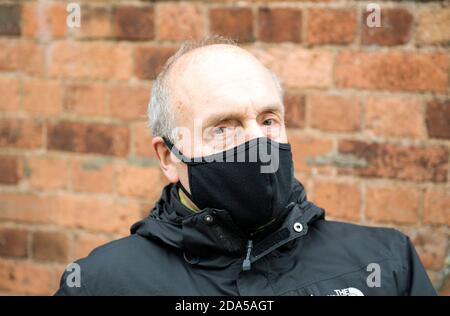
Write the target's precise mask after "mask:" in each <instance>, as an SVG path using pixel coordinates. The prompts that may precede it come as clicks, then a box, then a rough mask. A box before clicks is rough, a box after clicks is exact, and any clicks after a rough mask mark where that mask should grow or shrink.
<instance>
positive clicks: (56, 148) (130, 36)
mask: <svg viewBox="0 0 450 316" xmlns="http://www.w3.org/2000/svg"><path fill="white" fill-rule="evenodd" d="M81 3H82V11H81V13H82V21H81V28H79V29H69V28H67V27H66V14H67V13H66V10H65V9H66V2H65V1H50V0H48V1H3V0H0V292H1V293H4V294H8V293H17V294H49V293H52V292H54V291H55V289H56V288H57V284H58V281H59V277H60V274H61V272H62V271H63V269H64V267H65V265H66V264H67V263H69V262H70V261H72V260H73V259H76V258H79V257H82V256H85V255H86V254H88V252H89V251H90V250H91V249H92V248H93V247H95V246H97V245H99V244H102V243H105V242H107V241H109V240H111V239H113V238H117V237H120V236H124V235H126V234H127V233H128V228H129V226H130V225H131V224H132V223H133V222H135V221H137V220H139V219H140V218H141V217H143V216H145V215H146V214H147V212H148V210H149V208H150V207H151V205H152V203H153V202H154V200H155V199H156V198H157V197H158V196H159V193H160V190H161V188H162V186H163V185H164V184H165V180H164V178H163V177H162V175H161V174H160V172H159V168H158V164H157V161H156V159H155V156H154V153H153V152H152V149H151V146H150V140H151V138H150V136H149V134H148V131H147V129H146V126H145V125H146V123H145V111H146V105H147V101H148V99H149V90H150V87H151V83H152V79H153V78H154V77H155V74H157V73H158V70H159V69H160V65H161V64H162V63H163V62H164V61H165V59H166V58H167V57H168V56H169V55H171V54H172V53H173V52H174V50H175V49H176V48H177V46H178V45H179V43H180V42H181V41H182V40H184V39H187V38H200V37H202V36H204V35H207V34H212V33H215V34H222V35H227V36H231V37H234V38H238V39H240V41H241V42H242V43H244V46H245V47H246V48H248V49H249V50H251V51H252V52H253V53H254V54H256V55H257V56H258V57H260V58H261V59H262V60H263V61H264V62H265V63H266V64H267V65H268V66H269V67H270V68H272V69H273V70H274V71H275V72H276V73H277V74H278V75H279V76H280V77H281V79H282V81H283V83H284V84H285V88H286V100H285V103H286V107H287V113H288V114H287V122H288V125H289V128H290V130H289V135H290V141H291V143H292V145H293V150H294V159H295V166H296V172H297V176H298V178H299V179H300V180H301V181H302V182H303V183H304V184H305V186H306V187H307V190H308V195H309V197H310V198H311V199H312V200H313V201H315V202H317V203H318V204H319V205H320V206H322V207H324V208H326V209H327V211H328V214H329V217H330V218H334V219H340V220H345V221H352V222H356V223H363V224H367V225H388V226H393V227H397V228H399V229H401V230H402V231H404V232H406V233H407V234H409V235H410V236H411V237H412V239H413V241H414V243H415V245H416V247H417V249H418V251H419V253H420V255H421V258H422V260H423V262H424V264H425V266H426V268H427V269H428V271H429V273H430V276H431V278H432V280H433V281H434V282H435V284H437V285H439V284H440V283H442V277H441V274H440V272H441V271H442V270H443V268H444V261H445V258H446V257H447V251H448V248H449V240H448V237H449V232H450V228H449V225H450V182H449V178H450V173H449V169H450V168H449V160H450V158H449V153H450V101H449V70H450V65H449V48H448V47H449V46H448V45H449V43H450V7H449V6H448V2H446V3H444V2H423V1H422V2H417V3H414V2H405V1H403V2H379V3H380V4H381V7H382V9H383V10H382V22H383V26H384V27H382V28H368V27H366V26H365V23H364V21H365V18H364V15H365V14H366V13H365V6H366V4H367V3H368V2H364V1H350V0H349V1H346V0H336V1H333V0H328V1H323V2H322V1H320V0H316V1H311V2H307V1H291V2H281V1H258V2H257V1H212V2H210V3H209V4H208V3H206V2H191V1H188V2H178V3H177V2H166V1H165V2H157V3H154V2H150V1H108V0H103V1H89V2H88V1H85V2H81ZM442 293H447V294H449V293H450V284H448V283H447V286H446V290H445V289H444V290H443V292H442Z"/></svg>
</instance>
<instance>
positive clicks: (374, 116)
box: [365, 96, 423, 138]
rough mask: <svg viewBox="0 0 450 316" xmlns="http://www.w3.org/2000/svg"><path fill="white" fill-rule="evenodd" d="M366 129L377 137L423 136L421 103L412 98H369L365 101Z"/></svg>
mask: <svg viewBox="0 0 450 316" xmlns="http://www.w3.org/2000/svg"><path fill="white" fill-rule="evenodd" d="M365 122H366V123H365V124H366V129H367V130H368V131H370V132H371V133H373V134H375V135H379V136H387V137H389V136H393V137H413V138H420V137H422V136H423V131H422V122H423V114H422V105H421V101H420V100H419V99H417V98H413V97H397V96H370V97H368V98H367V101H366V111H365Z"/></svg>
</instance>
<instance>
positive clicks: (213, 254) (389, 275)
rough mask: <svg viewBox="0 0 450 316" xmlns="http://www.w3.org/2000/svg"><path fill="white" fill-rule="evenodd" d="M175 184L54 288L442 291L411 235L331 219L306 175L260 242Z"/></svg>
mask: <svg viewBox="0 0 450 316" xmlns="http://www.w3.org/2000/svg"><path fill="white" fill-rule="evenodd" d="M176 188H177V187H176V186H175V185H168V186H167V187H166V188H164V190H163V194H162V196H161V199H160V200H159V201H158V202H157V204H156V205H155V207H154V209H153V210H152V212H151V213H150V215H149V216H148V217H147V218H145V219H143V220H142V221H140V222H137V223H136V224H134V225H133V226H132V227H131V235H130V236H128V237H125V238H122V239H119V240H116V241H112V242H110V243H108V244H106V245H104V246H101V247H99V248H97V249H95V250H93V251H92V252H91V254H90V255H89V256H88V257H86V258H84V259H81V260H78V261H77V262H76V263H78V264H79V267H80V270H81V278H80V280H81V284H80V287H76V286H69V285H68V283H67V282H66V278H67V277H68V275H69V272H65V273H64V274H63V276H62V278H61V284H60V289H59V290H58V291H57V293H56V294H57V295H436V292H435V290H434V289H433V286H432V285H431V283H430V280H429V279H428V276H427V274H426V272H425V270H424V268H423V266H422V264H421V263H420V260H419V258H418V256H417V253H416V251H415V249H414V246H413V245H412V244H411V242H410V240H409V238H408V237H407V236H405V235H404V234H402V233H401V232H399V231H397V230H395V229H390V228H374V227H363V226H358V225H353V224H347V223H340V222H334V221H326V220H325V219H324V210H323V209H321V208H319V207H317V206H315V205H314V204H313V203H311V202H309V201H308V200H307V198H306V194H305V191H304V188H303V186H302V185H301V184H300V183H299V182H295V183H293V193H292V195H291V198H290V201H291V203H290V204H289V205H288V206H287V207H286V209H285V212H284V215H283V216H282V217H281V218H280V221H279V222H276V223H274V224H273V225H272V226H271V227H272V228H270V229H268V230H266V231H264V232H263V233H261V234H260V235H259V236H254V237H253V240H252V243H253V246H252V243H249V242H248V240H247V237H246V236H245V235H244V234H242V233H241V232H240V231H239V230H238V229H236V226H235V225H234V224H233V222H232V220H231V218H230V216H229V215H228V213H227V212H226V211H224V210H216V209H205V210H202V211H201V212H198V213H195V214H193V213H191V212H190V211H189V210H188V209H186V208H185V207H184V206H183V205H182V204H181V202H180V201H179V197H178V193H177V189H176ZM245 258H247V259H249V260H247V261H245ZM244 262H245V264H244ZM249 263H250V264H249ZM244 266H246V267H244ZM245 269H249V270H246V271H244V270H245ZM69 283H70V282H69ZM72 285H73V284H72Z"/></svg>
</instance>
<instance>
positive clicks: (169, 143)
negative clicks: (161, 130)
mask: <svg viewBox="0 0 450 316" xmlns="http://www.w3.org/2000/svg"><path fill="white" fill-rule="evenodd" d="M162 139H163V140H164V143H165V144H166V146H167V148H169V150H170V151H171V152H172V153H173V154H174V155H175V157H177V158H178V159H180V160H181V161H182V162H184V163H189V162H192V159H190V158H188V157H186V156H185V155H183V153H182V152H181V151H180V150H179V149H178V148H177V147H176V146H175V145H174V144H173V143H172V141H171V140H170V139H168V138H167V137H166V136H163V138H162Z"/></svg>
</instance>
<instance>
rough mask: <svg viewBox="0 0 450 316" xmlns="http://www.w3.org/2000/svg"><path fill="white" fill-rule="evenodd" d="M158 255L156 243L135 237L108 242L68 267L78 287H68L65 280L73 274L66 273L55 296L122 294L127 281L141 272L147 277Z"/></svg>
mask: <svg viewBox="0 0 450 316" xmlns="http://www.w3.org/2000/svg"><path fill="white" fill-rule="evenodd" d="M162 251H163V250H162V249H161V246H160V245H158V244H157V243H156V242H152V241H151V240H148V239H146V238H144V237H142V236H139V235H135V234H133V235H130V236H127V237H124V238H121V239H117V240H114V241H111V242H108V243H106V244H104V245H102V246H99V247H97V248H95V249H94V250H92V251H91V253H90V254H89V255H88V256H87V257H85V258H82V259H79V260H76V261H75V262H74V263H72V264H70V265H69V266H68V267H74V266H75V267H76V268H77V269H78V270H79V273H80V283H79V286H78V287H77V286H72V287H71V286H69V284H70V282H67V279H68V278H70V277H71V273H72V272H73V271H72V270H68V269H66V270H65V271H64V273H63V275H62V277H61V280H60V289H59V290H58V292H57V293H56V295H115V294H123V293H124V291H125V292H126V287H127V278H128V277H130V276H132V275H134V274H136V273H139V272H142V271H147V272H148V273H149V274H151V273H152V269H154V268H156V267H157V266H158V261H159V262H160V261H161V254H162ZM164 252H165V253H167V249H164ZM106 285H107V286H106Z"/></svg>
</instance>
